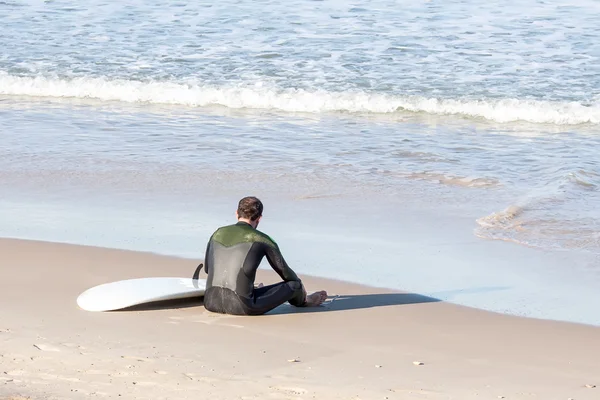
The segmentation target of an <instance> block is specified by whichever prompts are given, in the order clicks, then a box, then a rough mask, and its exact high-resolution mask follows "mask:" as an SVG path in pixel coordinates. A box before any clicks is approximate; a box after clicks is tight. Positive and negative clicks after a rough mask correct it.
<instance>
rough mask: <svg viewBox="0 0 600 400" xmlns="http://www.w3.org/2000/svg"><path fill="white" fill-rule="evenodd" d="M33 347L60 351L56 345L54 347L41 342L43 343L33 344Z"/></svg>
mask: <svg viewBox="0 0 600 400" xmlns="http://www.w3.org/2000/svg"><path fill="white" fill-rule="evenodd" d="M33 347H35V348H36V349H38V350H41V351H52V352H59V351H60V349H59V348H58V347H54V346H51V345H49V344H43V343H40V344H34V345H33Z"/></svg>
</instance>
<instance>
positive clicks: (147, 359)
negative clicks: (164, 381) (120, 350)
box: [121, 356, 152, 362]
mask: <svg viewBox="0 0 600 400" xmlns="http://www.w3.org/2000/svg"><path fill="white" fill-rule="evenodd" d="M121 358H124V359H126V360H135V361H140V362H152V360H151V359H149V358H146V357H137V356H121Z"/></svg>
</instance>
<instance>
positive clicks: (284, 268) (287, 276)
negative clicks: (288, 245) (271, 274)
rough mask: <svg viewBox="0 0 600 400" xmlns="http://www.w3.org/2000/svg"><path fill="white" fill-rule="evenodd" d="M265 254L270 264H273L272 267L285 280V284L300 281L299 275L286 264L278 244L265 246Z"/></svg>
mask: <svg viewBox="0 0 600 400" xmlns="http://www.w3.org/2000/svg"><path fill="white" fill-rule="evenodd" d="M265 253H266V256H267V261H269V264H271V267H272V268H273V269H274V270H275V272H277V273H278V274H279V276H280V277H281V279H283V280H284V281H285V282H289V281H300V278H298V275H296V273H295V272H294V271H293V270H292V269H291V268H290V267H289V265H287V263H286V262H285V260H284V258H283V255H282V254H281V251H280V250H279V247H278V246H277V244H275V243H274V244H273V245H268V244H265Z"/></svg>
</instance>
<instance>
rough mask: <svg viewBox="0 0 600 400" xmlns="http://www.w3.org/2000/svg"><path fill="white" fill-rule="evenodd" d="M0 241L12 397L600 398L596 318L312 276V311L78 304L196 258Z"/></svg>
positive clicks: (6, 384) (3, 387)
mask: <svg viewBox="0 0 600 400" xmlns="http://www.w3.org/2000/svg"><path fill="white" fill-rule="evenodd" d="M0 252H1V254H2V264H1V267H0V285H1V288H0V307H1V312H0V315H1V317H0V398H1V399H14V398H16V399H19V398H21V397H24V398H31V399H79V398H87V397H88V396H92V397H96V398H115V399H116V398H122V399H199V398H211V399H313V398H314V399H436V400H437V399H461V400H462V399H465V400H466V399H499V398H500V399H501V398H505V399H557V400H558V399H563V400H567V399H569V398H571V399H575V400H586V399H587V400H597V399H598V398H600V388H597V387H595V386H594V385H600V350H599V349H600V329H599V328H596V327H591V326H585V325H577V324H571V323H562V322H553V321H544V320H534V319H526V318H519V317H514V316H506V315H501V314H495V313H490V312H486V311H480V310H476V309H471V308H467V307H462V306H457V305H453V304H449V303H445V302H441V301H437V300H436V299H433V298H428V297H424V296H420V295H417V294H410V293H401V292H395V291H390V290H385V289H378V288H370V287H363V286H359V285H355V284H350V283H344V282H338V281H331V280H325V279H319V278H314V277H303V278H304V280H305V282H306V283H307V285H308V287H309V289H314V290H316V289H321V288H323V289H326V290H327V291H328V292H329V294H330V298H329V300H328V301H327V302H326V303H325V305H324V306H322V307H320V308H318V309H312V310H299V309H295V308H292V307H291V306H288V305H284V306H282V307H280V308H278V309H276V310H274V311H273V312H271V313H270V314H268V315H266V316H261V317H233V316H225V315H215V314H211V313H208V312H207V311H205V309H204V308H203V307H202V303H201V300H200V299H196V300H186V301H171V302H163V303H158V304H154V305H152V306H151V307H145V308H144V307H137V308H134V309H131V310H127V311H119V312H109V313H92V312H86V311H83V310H81V309H79V308H78V307H77V304H76V302H75V299H76V297H77V296H78V294H79V293H81V292H82V291H84V290H85V289H87V288H89V287H91V286H95V285H98V284H101V283H105V282H110V281H115V280H120V279H128V278H135V277H146V276H189V275H191V273H192V272H193V270H194V268H195V266H196V263H197V262H198V261H199V260H189V259H182V258H175V257H167V256H161V255H155V254H149V253H138V252H131V251H122V250H111V249H103V248H95V247H85V246H75V245H67V244H56V243H46V242H37V241H23V240H13V239H2V240H0ZM260 278H261V280H262V281H263V282H265V283H269V282H274V281H275V280H276V279H277V277H276V275H275V274H274V273H273V272H272V271H261V274H260ZM418 364H420V365H418ZM19 396H21V397H19Z"/></svg>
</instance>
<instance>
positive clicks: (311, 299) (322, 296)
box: [306, 290, 327, 307]
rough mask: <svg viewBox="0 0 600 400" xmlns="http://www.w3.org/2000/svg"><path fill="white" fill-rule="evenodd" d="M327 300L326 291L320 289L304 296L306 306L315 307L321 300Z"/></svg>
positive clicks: (321, 302)
mask: <svg viewBox="0 0 600 400" xmlns="http://www.w3.org/2000/svg"><path fill="white" fill-rule="evenodd" d="M325 300H327V292H326V291H324V290H321V291H319V292H314V293H312V294H309V295H308V296H306V306H307V307H316V306H320V305H321V304H323V302H324V301H325Z"/></svg>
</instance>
